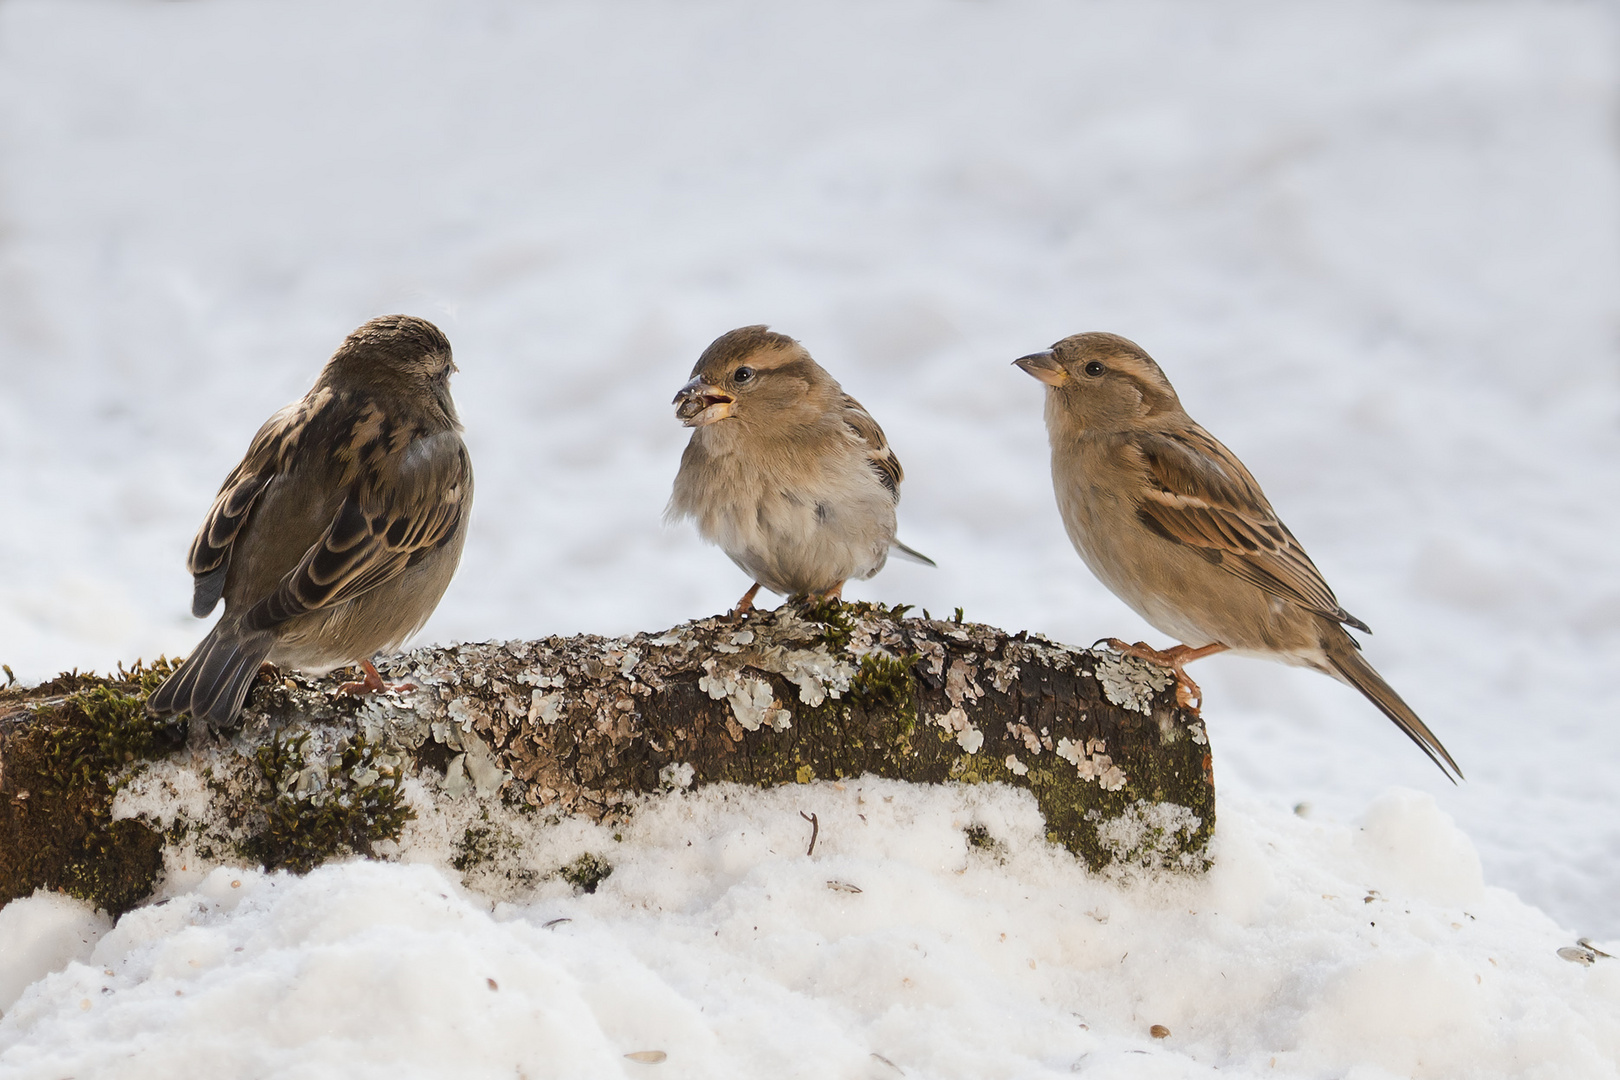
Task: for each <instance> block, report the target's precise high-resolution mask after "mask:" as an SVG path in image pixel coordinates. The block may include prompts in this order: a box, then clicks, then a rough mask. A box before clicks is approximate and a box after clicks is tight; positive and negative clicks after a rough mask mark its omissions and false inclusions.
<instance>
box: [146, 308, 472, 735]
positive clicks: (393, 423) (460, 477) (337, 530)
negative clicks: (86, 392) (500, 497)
mask: <svg viewBox="0 0 1620 1080" xmlns="http://www.w3.org/2000/svg"><path fill="white" fill-rule="evenodd" d="M455 370H456V366H455V364H454V363H453V362H452V361H451V358H450V342H449V341H447V340H446V339H445V336H444V335H443V334H442V333H440V332H439V329H438V328H437V327H435V326H434V325H433V324H432V323H429V322H426V321H424V320H422V319H416V318H412V317H410V316H407V315H386V316H383V317H382V318H378V319H372V320H371V321H370V322H368V323H366V324H365V325H364V326H362V327H360V329H358V330H356V331H355V332H354V333H352V334H350V335H349V336H348V338H347V339H346V340H345V341H344V342H343V344H342V346H341V347H340V348H339V349H338V351H337V352H336V353H334V354H333V355H332V358H331V359H330V360H328V361H327V362H326V367H325V368H323V369H322V371H321V374H320V377H319V378H317V379H316V380H315V385H314V387H313V388H311V390H310V392H309V393H308V394H307V395H305V397H304V399H303V400H302V401H298V402H294V403H293V404H291V405H289V406H287V407H286V408H285V409H282V410H281V411H280V412H278V413H276V414H275V415H274V416H272V417H271V418H270V419H269V420H267V421H266V422H265V425H264V426H263V427H262V428H260V429H259V433H258V434H257V435H256V436H254V438H253V443H252V445H251V446H249V447H248V451H247V456H246V457H244V458H243V459H242V463H241V464H240V465H238V466H237V467H236V469H235V470H234V471H233V472H232V473H231V474H230V476H228V477H226V479H225V485H224V486H223V487H221V488H220V490H219V495H218V496H216V497H215V499H214V505H213V506H212V507H211V508H209V511H208V516H207V518H206V519H204V521H203V525H202V529H201V530H200V531H199V532H198V533H197V538H196V540H194V541H192V544H191V555H190V558H189V559H188V566H189V568H190V570H191V573H192V576H193V577H194V578H195V580H196V585H195V591H194V593H193V599H192V604H191V613H192V614H193V615H195V616H197V617H198V618H202V617H203V616H206V615H207V614H208V613H209V612H210V611H212V610H213V609H214V605H215V604H217V603H218V602H219V600H220V598H221V597H223V598H224V600H225V614H224V615H223V616H222V617H221V618H220V620H219V622H217V623H215V624H214V628H213V630H211V631H209V633H208V636H207V637H205V638H204V639H203V640H202V643H201V644H200V645H198V646H197V648H196V649H194V650H193V651H192V653H191V655H190V656H189V657H188V658H187V659H186V662H185V663H184V664H182V665H181V666H180V668H179V669H178V670H177V671H175V672H174V674H172V675H170V676H169V678H168V680H167V681H165V682H164V683H163V685H162V686H160V687H158V689H157V691H156V692H155V693H154V694H153V695H152V697H151V699H150V700H149V701H148V703H147V708H148V709H149V710H150V711H151V712H153V713H154V714H157V715H160V716H161V715H167V714H171V713H182V712H190V713H191V715H192V716H193V717H194V718H195V719H197V720H206V721H208V722H209V723H210V724H212V725H214V726H216V727H220V726H225V725H227V724H229V723H231V722H232V721H233V720H234V719H235V718H236V714H237V713H238V712H239V711H240V710H241V708H242V702H243V700H244V699H245V698H246V697H247V692H248V687H249V686H250V685H251V684H252V682H253V678H254V676H255V675H257V674H258V672H259V666H260V664H261V663H263V662H265V661H268V662H269V663H271V664H276V665H285V666H288V667H293V668H296V669H298V670H300V671H305V672H310V673H313V674H322V673H325V672H327V671H330V670H331V669H333V668H335V667H340V666H342V665H345V664H359V665H360V666H361V667H362V668H364V669H365V681H364V682H363V683H351V684H347V685H346V686H345V687H344V689H346V690H349V691H350V692H355V691H359V690H369V691H377V690H382V689H385V686H384V684H383V682H382V679H381V678H380V677H379V676H378V674H377V669H376V668H375V667H373V666H372V664H371V657H372V656H374V655H376V654H377V653H379V652H391V651H394V650H396V649H398V648H399V647H400V645H402V644H404V642H405V641H406V639H408V638H409V637H410V636H411V635H412V634H414V633H416V631H417V630H419V629H421V626H422V624H423V623H425V622H426V621H427V619H428V616H429V615H431V614H432V613H433V609H434V608H435V607H437V606H438V603H439V597H441V596H443V595H444V590H445V587H446V586H447V585H449V584H450V578H451V577H452V576H453V575H454V574H455V572H456V564H457V563H458V562H460V560H461V546H462V542H463V541H464V540H465V538H466V531H467V512H468V509H469V507H470V506H471V504H472V494H473V478H472V463H471V462H470V461H469V460H468V457H467V448H466V446H464V445H463V444H462V441H461V435H460V432H461V422H460V421H459V420H458V419H457V417H456V407H455V405H454V403H453V402H451V400H450V383H449V378H450V373H451V372H453V371H455Z"/></svg>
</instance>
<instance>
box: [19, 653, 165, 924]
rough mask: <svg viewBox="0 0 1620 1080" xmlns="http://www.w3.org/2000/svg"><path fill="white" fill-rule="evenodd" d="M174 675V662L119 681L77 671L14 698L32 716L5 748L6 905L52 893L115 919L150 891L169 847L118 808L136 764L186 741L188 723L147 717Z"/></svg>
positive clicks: (120, 674)
mask: <svg viewBox="0 0 1620 1080" xmlns="http://www.w3.org/2000/svg"><path fill="white" fill-rule="evenodd" d="M172 670H173V666H172V665H171V664H169V663H168V662H167V661H166V660H162V659H159V660H158V661H157V662H156V663H154V664H151V665H147V664H142V663H140V662H139V661H137V662H136V664H135V666H134V667H133V668H131V669H129V670H127V671H126V670H125V669H124V668H123V667H122V666H120V667H119V669H118V671H117V673H116V675H114V676H113V677H111V678H99V677H97V676H96V675H94V674H85V675H80V674H79V673H78V672H77V671H76V670H75V671H71V672H66V673H64V674H62V675H59V676H57V678H55V679H53V680H51V681H50V682H49V683H46V684H45V685H43V686H39V687H34V688H31V689H29V690H27V691H10V692H8V693H7V695H6V696H9V697H11V698H12V699H13V700H14V701H16V702H17V703H18V704H19V705H21V706H23V707H24V708H25V709H28V710H29V711H31V712H32V714H33V716H32V720H31V723H30V724H29V725H28V727H27V728H26V729H25V730H24V731H23V732H21V733H20V734H19V735H17V736H16V737H14V738H13V739H12V740H11V741H10V743H9V744H8V745H7V748H6V768H7V771H8V773H9V775H8V776H7V781H8V784H7V787H8V789H9V790H10V791H11V792H12V798H10V799H7V800H6V804H7V805H5V806H3V807H0V833H4V834H7V835H9V836H10V837H11V838H12V843H11V844H9V845H8V849H7V850H0V904H3V903H4V902H5V901H7V900H10V899H12V898H13V897H16V896H21V895H27V893H29V892H32V891H33V889H34V888H36V887H41V886H43V887H45V888H52V889H60V890H62V891H64V892H67V893H68V894H70V895H72V896H75V897H77V898H79V899H81V900H86V901H88V902H90V903H93V904H95V905H96V906H97V907H100V908H103V909H104V910H106V911H108V912H110V913H112V914H115V915H116V914H121V913H122V912H124V911H127V910H129V908H131V907H133V906H134V905H135V904H136V903H138V902H139V901H140V900H141V899H142V898H144V897H145V896H146V895H147V894H148V893H149V892H150V891H151V888H152V885H153V883H154V882H155V881H156V878H157V873H158V870H159V868H160V867H161V865H162V843H163V839H162V837H161V836H159V835H158V834H157V833H156V832H153V831H152V830H151V829H148V828H147V827H146V826H144V825H142V824H141V823H139V822H136V821H118V822H115V821H113V820H112V802H113V798H114V796H116V795H117V794H118V790H119V788H120V787H122V786H123V784H124V782H125V781H126V780H127V778H128V777H129V775H130V772H131V770H130V766H132V765H135V764H136V763H138V762H141V761H150V760H154V759H157V758H160V757H163V756H164V755H166V754H168V753H170V752H171V751H173V750H175V749H177V748H178V747H179V746H180V745H182V744H183V743H184V741H185V734H186V728H185V725H183V724H172V723H165V722H163V721H160V720H157V719H154V718H152V717H150V716H148V715H146V711H145V705H146V696H147V694H149V693H150V692H151V691H152V690H153V689H154V688H155V687H156V686H157V685H158V684H159V683H161V682H162V681H163V679H164V678H165V677H167V676H168V674H169V673H170V672H171V671H172ZM4 704H7V702H5V701H3V700H0V705H4Z"/></svg>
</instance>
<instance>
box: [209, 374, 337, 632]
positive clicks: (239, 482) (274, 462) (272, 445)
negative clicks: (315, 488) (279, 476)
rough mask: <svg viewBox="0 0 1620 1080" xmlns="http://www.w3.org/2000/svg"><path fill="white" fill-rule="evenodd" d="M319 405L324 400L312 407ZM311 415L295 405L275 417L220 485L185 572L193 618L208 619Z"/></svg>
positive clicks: (306, 403)
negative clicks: (246, 529) (247, 531)
mask: <svg viewBox="0 0 1620 1080" xmlns="http://www.w3.org/2000/svg"><path fill="white" fill-rule="evenodd" d="M320 404H324V399H323V400H322V401H321V402H319V403H316V405H315V406H314V407H315V408H318V407H319V405H320ZM312 411H313V409H312V407H311V403H310V402H309V401H307V400H306V401H300V402H296V403H294V404H292V405H289V406H287V407H286V408H284V409H282V410H280V411H279V412H277V413H276V414H275V415H274V416H272V417H271V418H270V419H268V420H266V421H265V422H264V426H263V427H261V428H259V431H258V433H257V434H256V435H254V436H253V442H252V443H250V444H249V446H248V450H247V453H246V454H244V455H243V457H242V460H241V462H240V463H238V464H237V466H236V468H234V469H232V470H231V474H230V475H229V476H227V477H226V478H225V483H223V484H221V485H220V489H219V494H217V495H215V496H214V502H213V505H211V506H210V507H209V508H208V513H207V514H206V515H204V517H203V523H202V528H200V529H198V530H197V536H196V538H195V539H193V540H192V541H191V550H190V551H189V552H188V553H187V556H186V568H187V569H188V570H190V571H191V574H192V576H193V578H195V583H194V589H193V596H192V604H191V607H192V613H193V614H194V615H196V616H197V617H198V618H201V617H203V616H204V615H207V614H208V613H209V612H210V611H212V610H213V608H214V605H215V604H216V603H218V602H219V598H220V595H221V594H222V593H223V591H224V588H225V573H226V571H227V570H228V569H229V567H230V558H231V549H232V547H233V545H235V543H236V538H237V537H238V536H240V535H241V533H242V526H243V525H245V524H246V523H247V519H248V515H249V514H250V513H251V512H252V510H253V507H254V505H255V504H256V503H257V502H258V501H259V496H260V495H262V494H263V493H264V489H265V488H266V487H268V486H269V485H270V482H271V481H272V480H274V479H275V477H276V473H277V472H278V471H279V470H280V468H281V465H282V463H283V462H284V461H286V460H287V458H288V456H289V454H290V452H291V450H292V449H293V447H294V446H295V444H296V443H297V441H298V439H299V437H300V435H301V433H302V431H303V430H304V426H305V424H306V423H307V422H308V420H309V416H310V414H311V413H312Z"/></svg>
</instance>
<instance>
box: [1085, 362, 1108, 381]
mask: <svg viewBox="0 0 1620 1080" xmlns="http://www.w3.org/2000/svg"><path fill="white" fill-rule="evenodd" d="M1107 370H1108V369H1107V368H1105V367H1103V366H1102V362H1101V361H1100V360H1093V361H1092V362H1091V363H1089V364H1087V365H1086V374H1087V375H1090V376H1091V377H1092V378H1093V379H1095V378H1096V377H1097V376H1099V375H1101V374H1102V373H1103V372H1105V371H1107Z"/></svg>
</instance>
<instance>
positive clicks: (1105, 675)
mask: <svg viewBox="0 0 1620 1080" xmlns="http://www.w3.org/2000/svg"><path fill="white" fill-rule="evenodd" d="M1174 681H1175V676H1173V675H1171V674H1170V672H1169V671H1167V670H1165V669H1164V668H1162V667H1159V666H1158V665H1157V664H1150V663H1148V662H1147V661H1145V660H1138V659H1137V658H1136V657H1134V656H1118V655H1115V654H1113V653H1098V654H1097V682H1098V683H1100V684H1101V685H1102V690H1103V694H1104V695H1106V696H1107V698H1108V700H1109V701H1112V702H1113V703H1114V704H1115V705H1118V706H1119V707H1120V708H1122V709H1131V710H1134V711H1135V712H1139V713H1141V714H1142V715H1143V716H1148V715H1151V714H1152V712H1153V695H1154V694H1156V693H1158V692H1159V691H1161V690H1165V689H1167V688H1168V687H1169V686H1170V684H1171V683H1172V682H1174Z"/></svg>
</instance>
